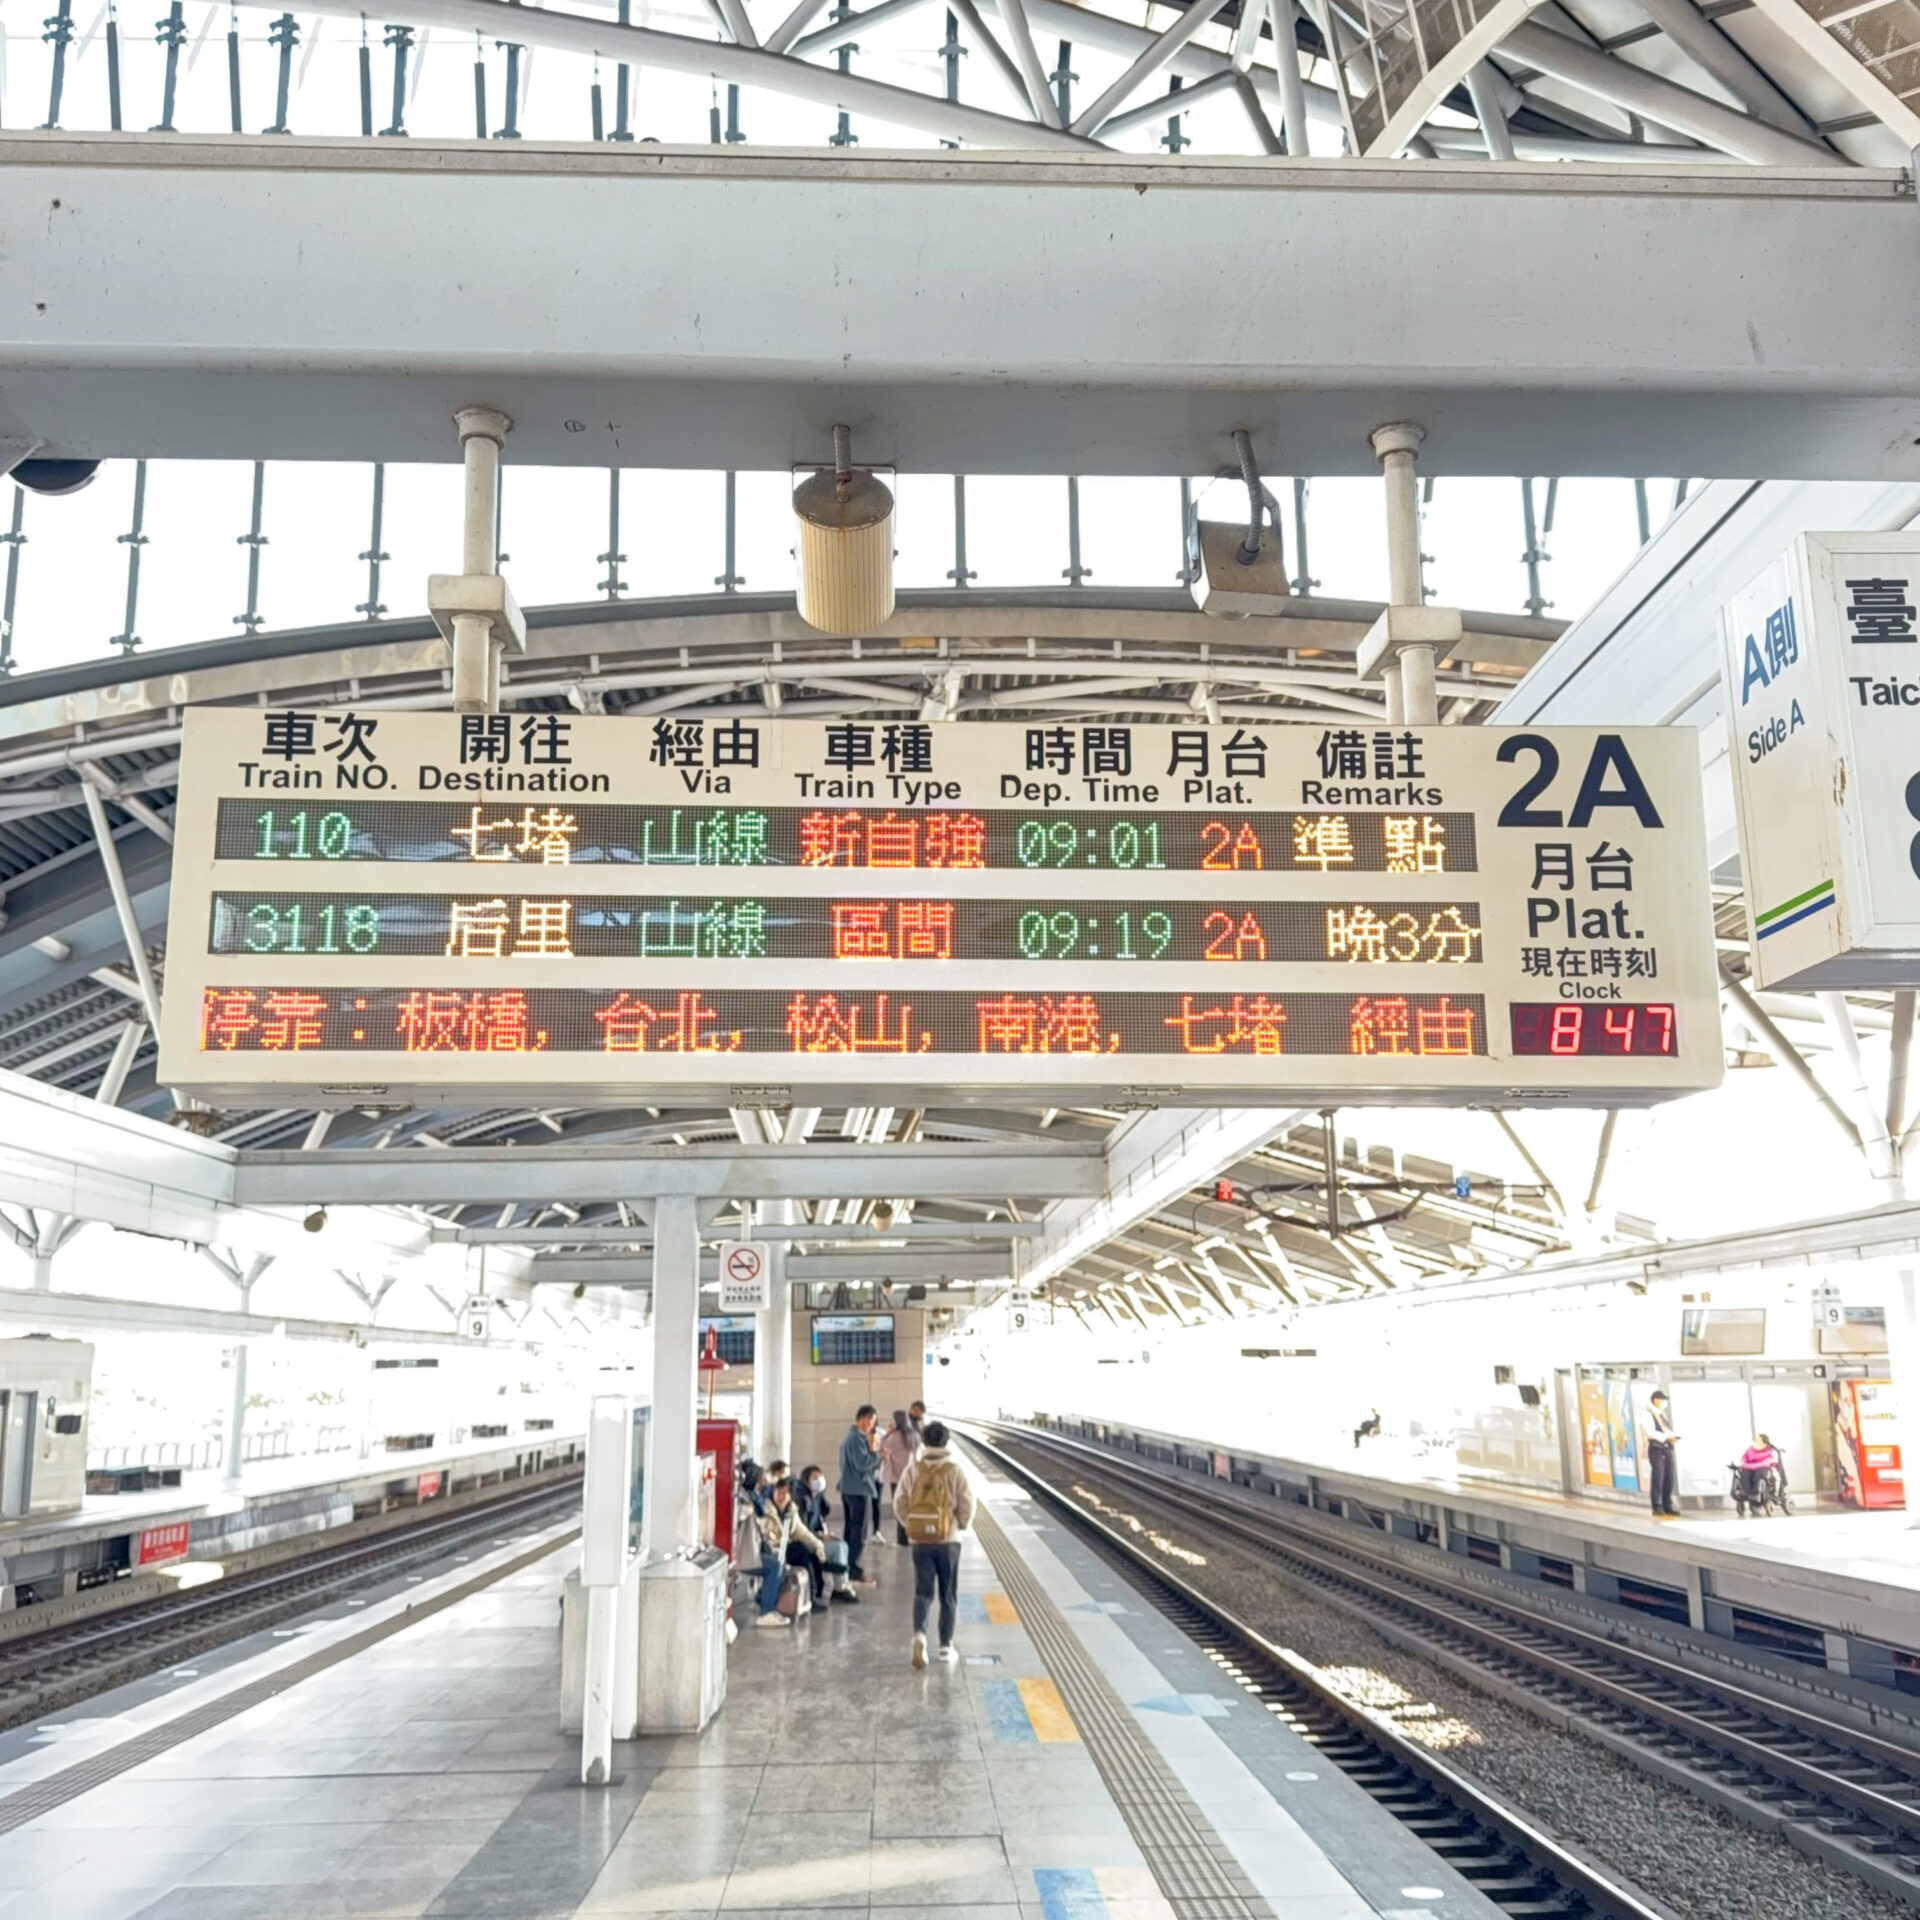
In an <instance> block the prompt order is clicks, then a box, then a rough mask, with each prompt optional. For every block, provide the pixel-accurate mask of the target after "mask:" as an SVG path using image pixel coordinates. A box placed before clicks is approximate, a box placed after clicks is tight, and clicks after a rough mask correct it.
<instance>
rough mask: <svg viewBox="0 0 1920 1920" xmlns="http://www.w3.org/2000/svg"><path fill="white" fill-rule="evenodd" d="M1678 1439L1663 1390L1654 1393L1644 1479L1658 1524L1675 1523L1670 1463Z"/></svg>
mask: <svg viewBox="0 0 1920 1920" xmlns="http://www.w3.org/2000/svg"><path fill="white" fill-rule="evenodd" d="M1679 1440H1680V1435H1679V1433H1678V1431H1677V1430H1676V1429H1675V1427H1674V1424H1673V1415H1672V1413H1671V1412H1670V1411H1669V1409H1668V1401H1667V1395H1666V1390H1665V1388H1663V1387H1656V1388H1655V1389H1654V1393H1653V1398H1652V1400H1651V1401H1650V1402H1649V1404H1648V1423H1647V1478H1648V1479H1649V1480H1650V1481H1651V1483H1652V1486H1651V1489H1650V1491H1651V1493H1652V1496H1653V1512H1654V1517H1655V1518H1656V1519H1659V1520H1678V1519H1679V1518H1680V1503H1679V1500H1678V1498H1677V1491H1678V1487H1679V1475H1678V1472H1677V1469H1676V1466H1675V1462H1674V1455H1673V1450H1674V1448H1675V1446H1676V1445H1678V1443H1679Z"/></svg>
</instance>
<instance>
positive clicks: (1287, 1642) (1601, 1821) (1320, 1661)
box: [1007, 1446, 1912, 1920]
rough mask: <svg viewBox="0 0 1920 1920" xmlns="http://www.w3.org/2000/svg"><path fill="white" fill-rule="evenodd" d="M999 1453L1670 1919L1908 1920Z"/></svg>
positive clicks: (1352, 1623)
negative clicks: (1131, 1532)
mask: <svg viewBox="0 0 1920 1920" xmlns="http://www.w3.org/2000/svg"><path fill="white" fill-rule="evenodd" d="M1007 1450H1008V1451H1009V1452H1010V1453H1012V1454H1014V1455H1015V1457H1017V1458H1020V1459H1022V1460H1023V1461H1024V1462H1025V1464H1027V1465H1029V1466H1031V1467H1032V1468H1033V1469H1034V1470H1035V1471H1036V1472H1037V1473H1040V1474H1041V1475H1042V1476H1043V1477H1045V1478H1046V1479H1047V1480H1048V1482H1049V1483H1050V1484H1052V1485H1055V1486H1063V1485H1067V1484H1071V1483H1073V1482H1078V1484H1079V1486H1080V1487H1081V1488H1082V1489H1084V1490H1085V1491H1086V1492H1091V1493H1093V1494H1095V1495H1096V1496H1097V1497H1098V1499H1099V1500H1100V1501H1101V1502H1102V1503H1104V1504H1105V1505H1106V1506H1108V1507H1110V1508H1117V1509H1118V1510H1119V1511H1120V1512H1122V1513H1127V1514H1131V1515H1133V1516H1135V1517H1137V1518H1138V1519H1139V1520H1142V1521H1144V1522H1147V1523H1148V1525H1149V1527H1150V1529H1151V1532H1150V1534H1149V1536H1148V1540H1149V1544H1150V1546H1151V1547H1152V1549H1153V1550H1154V1551H1155V1552H1157V1553H1158V1554H1159V1555H1160V1557H1162V1558H1164V1559H1165V1560H1166V1562H1167V1564H1168V1567H1169V1569H1170V1570H1172V1571H1175V1572H1178V1573H1179V1574H1180V1575H1181V1576H1182V1577H1183V1578H1184V1579H1186V1580H1187V1581H1189V1582H1190V1583H1191V1584H1192V1585H1194V1586H1197V1587H1199V1588H1201V1589H1202V1590H1203V1591H1205V1592H1207V1593H1209V1594H1211V1595H1213V1596H1214V1597H1215V1598H1216V1599H1218V1600H1219V1601H1220V1603H1221V1605H1222V1606H1224V1607H1226V1608H1228V1609H1229V1610H1230V1611H1232V1612H1233V1613H1235V1614H1237V1615H1239V1617H1240V1618H1241V1619H1243V1620H1245V1621H1246V1622H1247V1624H1248V1625H1249V1626H1252V1627H1256V1628H1258V1629H1259V1631H1260V1632H1261V1633H1263V1634H1265V1635H1266V1637H1267V1638H1268V1639H1270V1640H1273V1641H1276V1642H1278V1643H1279V1644H1280V1645H1282V1646H1285V1647H1289V1648H1291V1649H1292V1650H1293V1651H1294V1652H1295V1653H1297V1654H1299V1655H1300V1656H1301V1658H1302V1659H1305V1660H1310V1661H1312V1662H1313V1664H1314V1665H1315V1666H1316V1667H1318V1668H1320V1669H1321V1671H1322V1673H1323V1674H1324V1675H1325V1676H1326V1678H1327V1679H1328V1681H1329V1682H1330V1683H1331V1684H1332V1685H1333V1686H1334V1687H1336V1688H1337V1689H1338V1690H1339V1691H1340V1692H1341V1693H1343V1694H1345V1695H1346V1696H1347V1697H1348V1698H1349V1699H1352V1700H1357V1701H1360V1702H1362V1703H1363V1704H1365V1705H1366V1706H1369V1707H1372V1708H1373V1709H1375V1711H1377V1712H1380V1713H1383V1714H1385V1715H1387V1716H1388V1717H1390V1718H1391V1719H1392V1720H1393V1722H1394V1724H1395V1725H1396V1726H1398V1727H1399V1728H1400V1730H1401V1731H1402V1732H1403V1733H1404V1734H1406V1735H1407V1736H1408V1737H1409V1738H1410V1739H1414V1740H1417V1741H1419V1742H1420V1743H1421V1744H1422V1745H1423V1746H1426V1747H1428V1748H1430V1749H1431V1750H1432V1751H1433V1752H1435V1753H1437V1754H1439V1755H1441V1756H1443V1757H1444V1758H1445V1760H1446V1762H1447V1764H1448V1765H1449V1766H1451V1767H1453V1768H1454V1769H1455V1770H1456V1771H1457V1772H1460V1773H1463V1774H1466V1775H1468V1776H1469V1777H1470V1778H1472V1779H1473V1780H1475V1781H1476V1782H1477V1783H1479V1784H1480V1785H1482V1786H1484V1787H1486V1788H1487V1789H1488V1790H1489V1791H1491V1792H1492V1793H1494V1794H1495V1795H1497V1796H1498V1797H1499V1798H1500V1799H1502V1800H1504V1801H1506V1802H1507V1803H1508V1804H1509V1805H1510V1806H1512V1807H1514V1808H1515V1809H1516V1810H1517V1811H1520V1812H1523V1813H1525V1814H1526V1815H1527V1816H1528V1817H1529V1818H1530V1819H1532V1820H1533V1822H1534V1823H1535V1824H1536V1825H1537V1826H1539V1827H1541V1828H1543V1829H1544V1830H1546V1831H1547V1832H1548V1833H1550V1834H1551V1835H1553V1837H1554V1838H1556V1839H1558V1840H1560V1841H1562V1842H1563V1843H1565V1844H1566V1845H1568V1846H1570V1847H1572V1848H1574V1849H1575V1850H1576V1851H1578V1852H1580V1853H1583V1854H1585V1855H1586V1856H1588V1857H1589V1858H1590V1859H1592V1860H1594V1861H1596V1862H1598V1863H1600V1864H1602V1865H1604V1866H1607V1867H1610V1868H1612V1869H1613V1870H1614V1871H1615V1872H1616V1873H1618V1874H1620V1875H1621V1876H1622V1877H1624V1878H1625V1879H1627V1880H1630V1881H1632V1882H1633V1883H1634V1884H1635V1885H1637V1886H1638V1887H1639V1888H1640V1889H1641V1890H1642V1891H1643V1892H1644V1893H1646V1894H1648V1895H1650V1896H1651V1897H1652V1898H1653V1899H1654V1900H1656V1901H1659V1902H1660V1903H1661V1904H1663V1905H1664V1906H1666V1907H1668V1908H1670V1909H1671V1910H1672V1912H1673V1913H1674V1914H1675V1916H1677V1920H1912V1914H1911V1910H1910V1909H1909V1908H1907V1907H1906V1906H1904V1905H1902V1904H1901V1903H1900V1902H1898V1901H1896V1900H1894V1899H1892V1898H1890V1897H1888V1896H1887V1895H1884V1894H1881V1893H1878V1892H1875V1891H1874V1890H1873V1889H1872V1888H1870V1887H1867V1886H1866V1885H1864V1884H1863V1883H1862V1882H1860V1881H1858V1880H1856V1879H1854V1878H1853V1877H1852V1875H1850V1874H1847V1873H1845V1872H1843V1871H1841V1870H1840V1869H1838V1868H1834V1867H1829V1866H1827V1865H1826V1864H1825V1863H1823V1862H1822V1861H1819V1860H1816V1859H1813V1858H1812V1857H1810V1856H1809V1855H1807V1854H1804V1853H1801V1852H1800V1851H1798V1849H1796V1848H1794V1847H1793V1846H1791V1845H1789V1844H1788V1843H1787V1842H1786V1841H1785V1840H1782V1839H1779V1838H1777V1837H1776V1836H1774V1835H1772V1834H1767V1833H1762V1832H1760V1831H1758V1830H1757V1829H1755V1828H1752V1827H1748V1826H1744V1825H1742V1824H1741V1823H1740V1822H1738V1821H1736V1820H1733V1819H1731V1818H1730V1817H1728V1816H1727V1815H1725V1814H1723V1813H1720V1812H1718V1811H1717V1810H1716V1809H1714V1808H1712V1807H1709V1806H1707V1805H1706V1804H1704V1803H1703V1802H1701V1801H1698V1800H1695V1799H1693V1798H1692V1797H1691V1796H1690V1795H1688V1794H1687V1793H1686V1792H1685V1791H1684V1790H1682V1789H1681V1788H1679V1787H1675V1786H1671V1785H1669V1784H1667V1783H1665V1782H1662V1781H1659V1780H1656V1779H1654V1778H1653V1777H1652V1776H1650V1775H1648V1774H1644V1773H1641V1772H1639V1771H1638V1770H1637V1769H1636V1768H1634V1767H1632V1766H1630V1765H1628V1764H1627V1762H1625V1761H1624V1760H1621V1759H1620V1758H1618V1757H1617V1756H1616V1755H1614V1754H1613V1753H1611V1752H1609V1751H1608V1750H1607V1749H1605V1748H1604V1747H1602V1746H1600V1745H1599V1744H1598V1743H1597V1742H1595V1741H1592V1740H1589V1739H1587V1738H1585V1737H1584V1736H1583V1735H1581V1734H1580V1733H1578V1732H1575V1731H1572V1730H1569V1729H1567V1728H1563V1727H1559V1726H1555V1725H1551V1724H1548V1723H1547V1722H1544V1721H1542V1720H1539V1719H1536V1718H1535V1717H1534V1716H1533V1715H1532V1714H1530V1713H1528V1712H1527V1711H1526V1710H1525V1709H1524V1708H1523V1707H1520V1706H1518V1705H1516V1704H1515V1703H1514V1702H1512V1701H1510V1700H1507V1699H1504V1698H1501V1697H1500V1696H1498V1695H1496V1694H1493V1693H1491V1692H1488V1691H1485V1690H1483V1689H1481V1688H1479V1687H1477V1686H1475V1685H1474V1684H1473V1683H1472V1682H1471V1681H1469V1680H1466V1679H1463V1678H1460V1677H1458V1676H1456V1675H1455V1674H1453V1673H1451V1672H1449V1671H1447V1670H1446V1669H1444V1668H1442V1667H1440V1666H1437V1665H1435V1664H1434V1663H1433V1662H1431V1661H1429V1660H1426V1659H1424V1658H1422V1657H1421V1656H1420V1655H1419V1654H1416V1653H1410V1652H1408V1651H1406V1650H1405V1649H1403V1648H1400V1647H1396V1646H1394V1645H1392V1644H1391V1643H1390V1642H1388V1641H1386V1640H1384V1639H1383V1638H1382V1637H1381V1636H1380V1635H1379V1634H1378V1633H1376V1632H1374V1631H1373V1629H1372V1628H1371V1627H1369V1626H1367V1625H1366V1624H1364V1622H1362V1621H1360V1620H1358V1619H1356V1618H1354V1617H1353V1616H1351V1615H1349V1614H1347V1613H1345V1612H1344V1611H1342V1610H1341V1609H1340V1608H1338V1607H1336V1606H1334V1605H1332V1604H1331V1603H1330V1602H1328V1601H1327V1600H1326V1599H1324V1598H1322V1597H1321V1596H1320V1595H1318V1594H1316V1593H1314V1592H1312V1591H1311V1590H1310V1589H1307V1588H1304V1587H1301V1586H1297V1585H1295V1584H1294V1583H1293V1582H1292V1581H1290V1580H1288V1579H1287V1577H1286V1576H1285V1574H1284V1573H1282V1572H1280V1571H1279V1570H1277V1569H1276V1568H1275V1567H1274V1566H1273V1565H1272V1564H1271V1563H1269V1562H1266V1561H1263V1560H1261V1559H1259V1558H1258V1557H1257V1556H1256V1555H1254V1554H1252V1553H1250V1552H1248V1551H1247V1550H1245V1549H1243V1548H1239V1547H1236V1546H1235V1545H1234V1544H1233V1543H1232V1542H1230V1541H1228V1542H1223V1541H1220V1540H1216V1539H1212V1538H1203V1537H1201V1536H1199V1534H1198V1533H1197V1531H1196V1529H1195V1528H1194V1526H1193V1523H1192V1522H1191V1521H1190V1520H1188V1519H1187V1518H1185V1517H1184V1516H1182V1515H1179V1514H1176V1513H1174V1512H1172V1511H1170V1510H1169V1509H1167V1508H1164V1507H1161V1506H1159V1505H1158V1504H1157V1503H1155V1502H1154V1501H1153V1500H1152V1499H1151V1498H1150V1497H1149V1496H1148V1495H1147V1494H1145V1493H1144V1492H1143V1491H1142V1488H1141V1487H1140V1485H1139V1484H1138V1483H1137V1482H1130V1481H1127V1480H1125V1479H1123V1478H1120V1477H1118V1476H1115V1475H1107V1474H1094V1473H1090V1472H1089V1471H1087V1470H1086V1469H1085V1468H1084V1467H1081V1466H1075V1467H1074V1468H1073V1469H1072V1470H1071V1472H1064V1471H1063V1469H1062V1468H1061V1466H1060V1464H1059V1463H1058V1462H1057V1461H1055V1460H1053V1459H1051V1458H1049V1457H1047V1456H1046V1455H1044V1454H1040V1453H1037V1452H1029V1451H1027V1450H1026V1449H1023V1448H1020V1447H1017V1446H1016V1447H1010V1448H1008V1449H1007ZM1103 1517H1106V1518H1107V1519H1108V1522H1109V1524H1112V1523H1113V1521H1112V1516H1111V1515H1110V1514H1109V1515H1106V1516H1103ZM1155 1536H1157V1538H1156V1537H1155ZM1193 1556H1197V1557H1198V1561H1199V1563H1200V1564H1195V1560H1194V1558H1193Z"/></svg>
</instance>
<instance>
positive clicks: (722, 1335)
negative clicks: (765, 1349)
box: [700, 1313, 753, 1367]
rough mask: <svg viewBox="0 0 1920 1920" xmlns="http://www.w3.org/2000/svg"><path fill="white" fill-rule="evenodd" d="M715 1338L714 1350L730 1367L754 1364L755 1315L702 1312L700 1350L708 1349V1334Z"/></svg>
mask: <svg viewBox="0 0 1920 1920" xmlns="http://www.w3.org/2000/svg"><path fill="white" fill-rule="evenodd" d="M709 1333H711V1334H712V1335H713V1339H714V1351H715V1352H716V1353H717V1354H718V1355H719V1356H720V1358H721V1359H722V1360H724V1361H725V1362H726V1363H727V1365H728V1366H730V1367H750V1366H752V1365H753V1316H752V1314H750V1313H749V1314H741V1313H723V1314H702V1315H701V1317H700V1351H701V1352H702V1353H704V1352H706V1350H707V1335H708V1334H709Z"/></svg>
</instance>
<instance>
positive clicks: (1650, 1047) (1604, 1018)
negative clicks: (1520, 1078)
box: [1511, 1000, 1680, 1059]
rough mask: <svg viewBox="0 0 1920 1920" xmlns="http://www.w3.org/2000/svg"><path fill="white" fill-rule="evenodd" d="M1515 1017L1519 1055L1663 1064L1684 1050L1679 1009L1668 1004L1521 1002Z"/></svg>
mask: <svg viewBox="0 0 1920 1920" xmlns="http://www.w3.org/2000/svg"><path fill="white" fill-rule="evenodd" d="M1511 1012H1512V1017H1513V1050H1514V1052H1515V1053H1519V1054H1545V1055H1547V1056H1549V1057H1558V1058H1565V1057H1567V1056H1569V1055H1578V1054H1596V1053H1597V1054H1613V1055H1615V1056H1616V1057H1625V1056H1628V1055H1634V1056H1637V1057H1640V1058H1643V1059H1644V1058H1655V1059H1659V1058H1670V1057H1671V1056H1672V1055H1674V1054H1675V1053H1677V1052H1679V1050H1680V1037H1679V1034H1678V1033H1677V1032H1676V1031H1675V1027H1674V1013H1673V1008H1672V1007H1671V1006H1670V1005H1667V1004H1665V1003H1664V1002H1659V1001H1654V1002H1649V1003H1643V1004H1634V1003H1630V1002H1626V1001H1611V1002H1600V1003H1593V1002H1586V1001H1578V1000H1544V1001H1521V1002H1518V1003H1516V1004H1515V1005H1514V1006H1513V1008H1512V1009H1511Z"/></svg>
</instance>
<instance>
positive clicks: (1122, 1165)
mask: <svg viewBox="0 0 1920 1920" xmlns="http://www.w3.org/2000/svg"><path fill="white" fill-rule="evenodd" d="M1301 1117H1302V1115H1301V1114H1300V1113H1297V1112H1296V1113H1288V1112H1286V1111H1284V1110H1280V1111H1274V1112H1268V1111H1264V1110H1259V1111H1256V1110H1250V1109H1247V1108H1244V1107H1208V1108H1204V1109H1192V1108H1182V1107H1164V1108H1161V1109H1160V1110H1159V1111H1157V1112H1152V1113H1141V1114H1137V1115H1135V1116H1134V1117H1133V1118H1132V1119H1131V1120H1129V1121H1127V1122H1126V1123H1125V1124H1124V1125H1122V1126H1121V1127H1119V1128H1117V1129H1116V1130H1115V1132H1114V1134H1113V1136H1112V1138H1111V1139H1110V1140H1109V1142H1108V1144H1107V1149H1106V1154H1105V1165H1104V1168H1103V1171H1104V1174H1105V1179H1104V1181H1103V1182H1102V1184H1101V1186H1100V1187H1099V1189H1098V1190H1097V1191H1096V1192H1095V1194H1094V1195H1093V1197H1092V1198H1090V1199H1084V1200H1082V1199H1062V1200H1060V1201H1058V1202H1057V1203H1056V1204H1055V1205H1053V1206H1052V1207H1049V1208H1048V1210H1047V1213H1046V1216H1045V1218H1046V1228H1047V1234H1046V1238H1045V1239H1044V1240H1043V1241H1042V1242H1041V1244H1040V1246H1039V1247H1038V1248H1037V1249H1035V1250H1033V1251H1032V1252H1030V1253H1024V1254H1023V1257H1022V1259H1021V1262H1020V1279H1021V1284H1022V1285H1023V1286H1033V1287H1037V1286H1039V1285H1041V1284H1042V1283H1044V1282H1045V1281H1048V1280H1051V1279H1053V1278H1054V1276H1055V1275H1056V1274H1060V1273H1064V1272H1065V1271H1066V1270H1067V1269H1068V1268H1069V1267H1071V1266H1072V1265H1073V1263H1074V1262H1075V1261H1076V1260H1078V1259H1079V1258H1080V1257H1081V1256H1082V1255H1083V1254H1087V1253H1091V1252H1093V1251H1094V1250H1095V1249H1096V1248H1098V1247H1101V1246H1103V1245H1104V1244H1105V1243H1106V1242H1107V1241H1109V1240H1111V1239H1113V1238H1114V1237H1115V1236H1116V1235H1118V1234H1122V1233H1125V1232H1126V1231H1127V1229H1128V1228H1129V1227H1132V1226H1134V1225H1135V1224H1136V1223H1137V1222H1139V1221H1141V1220H1144V1219H1146V1218H1147V1217H1148V1216H1149V1215H1151V1214H1154V1213H1157V1212H1158V1211H1159V1210H1160V1209H1161V1208H1162V1207H1164V1206H1165V1205H1166V1204H1167V1202H1168V1201H1170V1200H1173V1199H1176V1198H1177V1197H1178V1196H1179V1195H1181V1194H1183V1193H1185V1192H1186V1191H1187V1190H1188V1188H1190V1187H1192V1186H1194V1185H1195V1184H1197V1183H1198V1182H1200V1181H1202V1180H1208V1179H1211V1178H1212V1177H1213V1176H1214V1175H1215V1174H1216V1173H1218V1172H1219V1171H1220V1170H1221V1169H1222V1168H1223V1167H1230V1166H1232V1165H1233V1164H1234V1162H1235V1161H1237V1160H1239V1159H1241V1158H1242V1157H1243V1156H1245V1155H1246V1154H1249V1153H1251V1152H1253V1151H1254V1149H1255V1148H1257V1147H1260V1146H1264V1145H1265V1144H1266V1142H1267V1141H1269V1140H1271V1139H1272V1138H1273V1137H1274V1135H1275V1134H1277V1133H1284V1132H1285V1131H1286V1130H1287V1128H1288V1127H1290V1126H1292V1125H1293V1123H1294V1122H1295V1121H1296V1120H1298V1119H1300V1118H1301Z"/></svg>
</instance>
